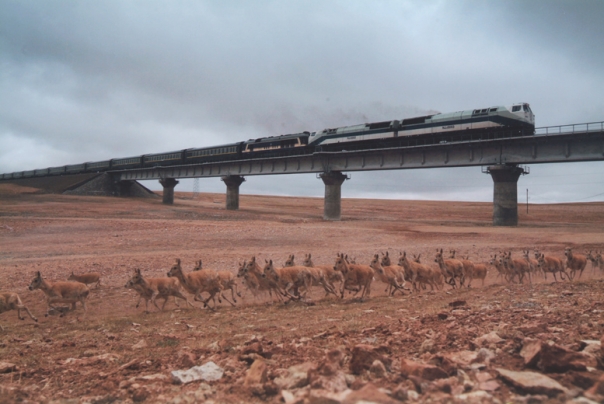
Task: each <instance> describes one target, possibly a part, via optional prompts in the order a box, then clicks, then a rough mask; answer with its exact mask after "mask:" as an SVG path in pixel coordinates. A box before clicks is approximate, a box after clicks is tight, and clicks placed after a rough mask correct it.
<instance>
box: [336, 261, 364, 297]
mask: <svg viewBox="0 0 604 404" xmlns="http://www.w3.org/2000/svg"><path fill="white" fill-rule="evenodd" d="M346 258H347V257H346V256H345V255H344V254H338V256H337V258H336V262H335V264H334V266H333V269H334V270H336V271H340V272H342V275H343V276H344V281H343V282H342V286H341V288H340V298H342V299H343V298H344V290H345V289H348V290H354V291H356V292H357V293H358V292H359V291H361V290H362V292H361V300H362V299H363V298H364V297H365V296H367V297H369V295H370V294H371V282H372V281H373V276H374V273H373V269H372V268H371V267H370V266H368V265H359V264H351V263H349V262H348V261H347V259H346ZM355 286H356V287H358V289H353V287H355Z"/></svg>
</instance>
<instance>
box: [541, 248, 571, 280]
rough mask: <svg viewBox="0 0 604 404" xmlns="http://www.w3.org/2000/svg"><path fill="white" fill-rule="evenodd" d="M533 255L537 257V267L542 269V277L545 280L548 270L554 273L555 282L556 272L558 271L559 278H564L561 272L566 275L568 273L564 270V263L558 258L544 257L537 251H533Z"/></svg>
mask: <svg viewBox="0 0 604 404" xmlns="http://www.w3.org/2000/svg"><path fill="white" fill-rule="evenodd" d="M535 257H536V258H537V262H539V269H541V271H543V277H544V278H545V280H547V273H548V272H550V273H552V274H553V275H554V281H556V282H558V279H556V272H558V273H560V279H561V280H564V276H563V274H564V275H566V277H568V274H567V273H566V272H565V271H564V263H563V262H562V260H561V259H560V258H555V257H546V256H545V255H544V254H542V253H540V252H539V251H535Z"/></svg>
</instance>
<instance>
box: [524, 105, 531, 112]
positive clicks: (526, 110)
mask: <svg viewBox="0 0 604 404" xmlns="http://www.w3.org/2000/svg"><path fill="white" fill-rule="evenodd" d="M522 108H523V109H524V112H529V111H530V108H529V107H528V105H526V104H524V105H523V106H522Z"/></svg>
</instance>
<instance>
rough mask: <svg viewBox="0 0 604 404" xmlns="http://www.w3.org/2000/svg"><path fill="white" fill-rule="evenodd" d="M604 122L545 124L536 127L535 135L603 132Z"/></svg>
mask: <svg viewBox="0 0 604 404" xmlns="http://www.w3.org/2000/svg"><path fill="white" fill-rule="evenodd" d="M603 131H604V122H589V123H576V124H572V125H559V126H544V127H542V128H535V135H541V136H544V135H545V136H547V135H562V134H573V133H585V132H603Z"/></svg>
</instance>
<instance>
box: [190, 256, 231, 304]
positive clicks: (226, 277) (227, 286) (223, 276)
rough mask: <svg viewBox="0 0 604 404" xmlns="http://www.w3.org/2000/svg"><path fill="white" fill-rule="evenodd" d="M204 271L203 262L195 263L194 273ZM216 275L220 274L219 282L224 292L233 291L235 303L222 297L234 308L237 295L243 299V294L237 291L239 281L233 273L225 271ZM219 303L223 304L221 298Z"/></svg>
mask: <svg viewBox="0 0 604 404" xmlns="http://www.w3.org/2000/svg"><path fill="white" fill-rule="evenodd" d="M202 269H203V264H202V262H201V260H199V261H195V268H193V271H201V270H202ZM216 273H217V274H218V280H219V281H220V285H221V286H222V290H230V291H231V299H233V302H231V301H230V300H229V299H227V298H226V297H225V296H224V295H223V294H222V293H221V294H220V296H222V297H223V298H224V299H225V300H226V301H227V302H229V303H230V304H231V305H232V306H235V304H234V303H237V299H236V298H235V294H236V295H237V296H239V297H241V293H239V291H238V290H237V281H236V278H235V275H233V273H232V272H231V271H225V270H222V271H216ZM218 302H220V303H222V301H221V300H220V297H219V298H218Z"/></svg>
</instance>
